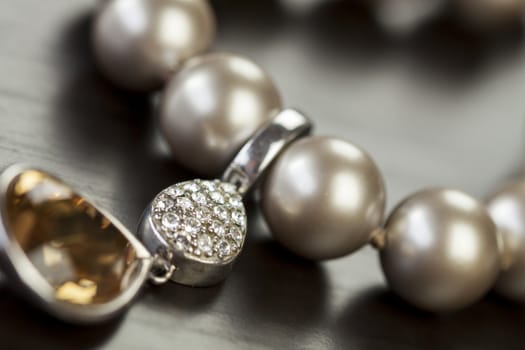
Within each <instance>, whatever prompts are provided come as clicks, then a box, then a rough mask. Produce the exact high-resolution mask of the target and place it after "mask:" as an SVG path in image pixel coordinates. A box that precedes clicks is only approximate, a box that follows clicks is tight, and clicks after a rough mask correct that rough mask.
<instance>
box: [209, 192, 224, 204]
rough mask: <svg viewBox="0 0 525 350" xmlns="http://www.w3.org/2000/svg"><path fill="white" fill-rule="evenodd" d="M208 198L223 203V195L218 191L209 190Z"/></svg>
mask: <svg viewBox="0 0 525 350" xmlns="http://www.w3.org/2000/svg"><path fill="white" fill-rule="evenodd" d="M210 198H211V199H212V200H213V201H214V202H215V203H219V204H224V196H223V195H222V194H221V193H220V192H211V193H210Z"/></svg>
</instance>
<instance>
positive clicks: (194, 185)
mask: <svg viewBox="0 0 525 350" xmlns="http://www.w3.org/2000/svg"><path fill="white" fill-rule="evenodd" d="M184 189H185V190H186V191H190V192H197V191H198V190H199V189H200V188H199V184H198V183H196V182H188V183H187V184H185V185H184Z"/></svg>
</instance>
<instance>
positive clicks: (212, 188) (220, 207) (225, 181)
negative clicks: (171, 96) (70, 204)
mask: <svg viewBox="0 0 525 350" xmlns="http://www.w3.org/2000/svg"><path fill="white" fill-rule="evenodd" d="M310 130H311V123H310V121H309V120H308V119H307V118H306V117H304V116H303V115H302V114H300V113H299V112H297V111H294V110H290V109H288V110H283V111H281V112H280V113H279V114H277V115H276V116H275V117H274V118H273V119H272V120H271V121H270V123H268V124H267V125H266V126H264V127H262V128H261V129H260V130H259V131H258V132H257V133H256V134H255V135H254V136H253V137H252V138H251V139H250V140H249V141H248V142H247V143H246V144H245V145H244V147H243V148H242V149H241V150H240V151H239V153H238V154H237V156H236V157H235V158H234V160H233V161H232V163H231V164H230V165H229V166H228V168H227V169H226V171H225V172H224V175H223V177H222V180H200V179H197V180H190V181H184V182H181V183H177V184H174V185H172V186H170V187H168V188H166V189H164V190H162V191H161V192H160V193H159V194H158V195H157V196H156V197H155V198H154V199H153V201H152V203H151V204H150V205H149V206H148V208H146V210H145V212H144V214H143V217H142V220H141V223H140V226H139V230H138V237H139V239H140V240H141V241H142V242H143V243H144V244H145V246H146V247H147V248H148V250H149V251H150V253H151V254H152V255H153V256H156V257H157V263H156V264H153V266H154V268H153V269H152V270H151V272H150V277H151V280H152V281H153V282H155V283H162V282H164V281H167V280H168V279H171V280H172V281H175V282H178V283H181V284H185V285H190V286H209V285H213V284H216V283H218V282H220V281H222V280H223V279H224V278H226V276H227V274H228V273H229V272H230V270H231V269H232V266H233V263H234V261H235V259H236V258H237V256H238V255H239V253H240V252H241V250H242V247H243V245H244V240H245V237H246V228H247V217H246V210H245V208H244V204H243V201H242V197H243V195H245V194H246V193H247V192H248V191H249V190H250V188H252V187H253V185H254V184H255V183H256V182H257V180H258V179H259V178H260V177H261V175H262V173H263V172H264V170H265V169H266V168H267V167H268V166H269V165H270V164H271V162H272V161H273V160H274V159H275V158H276V157H277V155H278V154H279V153H280V152H281V151H282V149H283V148H284V147H285V146H286V145H288V144H289V143H290V142H292V141H293V140H295V139H297V138H299V137H300V136H303V135H306V134H308V133H309V132H310Z"/></svg>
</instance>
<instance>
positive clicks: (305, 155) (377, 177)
mask: <svg viewBox="0 0 525 350" xmlns="http://www.w3.org/2000/svg"><path fill="white" fill-rule="evenodd" d="M261 201H262V210H263V213H264V217H265V218H266V221H267V223H268V225H269V227H270V230H271V232H272V234H273V237H274V238H275V239H276V240H277V241H279V242H280V243H281V244H282V245H283V246H284V247H286V248H288V249H289V250H291V251H292V252H294V253H295V254H297V255H300V256H302V257H305V258H308V259H319V260H321V259H330V258H336V257H340V256H343V255H346V254H349V253H351V252H353V251H355V250H357V249H359V248H360V247H362V246H363V245H365V244H367V243H368V242H369V240H370V237H371V234H372V232H373V231H374V229H376V228H378V227H379V226H380V225H381V223H382V218H383V211H384V206H385V190H384V186H383V180H382V177H381V174H380V173H379V170H378V169H377V167H376V165H375V164H374V162H373V161H372V159H371V158H370V157H369V156H368V155H367V154H366V153H365V152H363V151H362V150H361V149H360V148H358V147H356V146H355V145H353V144H351V143H349V142H346V141H343V140H340V139H336V138H330V137H308V138H303V139H301V140H299V141H296V142H295V143H293V144H291V145H290V146H289V147H288V148H287V149H285V150H284V152H283V154H282V155H281V156H280V157H279V158H278V159H277V161H276V163H275V165H274V166H273V167H272V168H271V169H270V171H269V173H268V177H267V179H266V181H265V182H264V184H263V187H262V190H261Z"/></svg>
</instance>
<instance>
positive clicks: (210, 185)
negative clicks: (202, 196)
mask: <svg viewBox="0 0 525 350" xmlns="http://www.w3.org/2000/svg"><path fill="white" fill-rule="evenodd" d="M202 187H203V188H205V189H207V190H208V191H210V192H213V191H216V190H217V186H215V184H214V183H213V182H211V181H204V182H203V183H202Z"/></svg>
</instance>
